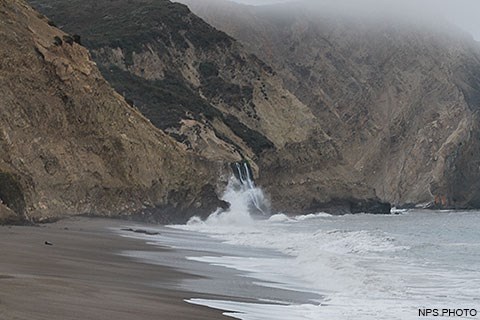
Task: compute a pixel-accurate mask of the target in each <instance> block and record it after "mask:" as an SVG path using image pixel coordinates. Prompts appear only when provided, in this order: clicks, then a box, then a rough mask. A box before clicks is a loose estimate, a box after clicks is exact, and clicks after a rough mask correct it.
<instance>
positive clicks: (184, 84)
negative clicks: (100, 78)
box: [32, 0, 388, 213]
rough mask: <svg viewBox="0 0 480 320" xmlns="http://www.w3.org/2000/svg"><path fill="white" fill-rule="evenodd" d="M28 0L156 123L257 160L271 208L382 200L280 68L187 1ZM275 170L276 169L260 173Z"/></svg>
mask: <svg viewBox="0 0 480 320" xmlns="http://www.w3.org/2000/svg"><path fill="white" fill-rule="evenodd" d="M32 4H34V5H35V6H36V8H38V10H40V11H42V12H43V13H45V14H47V15H48V16H49V17H50V18H51V19H52V20H53V21H55V23H57V24H58V25H59V26H61V27H62V28H63V29H64V30H66V31H68V32H70V33H72V34H73V33H75V34H80V35H81V37H82V41H83V42H84V43H85V45H86V46H87V47H88V48H89V49H90V50H91V52H92V55H93V58H94V59H95V61H96V62H97V63H98V65H99V66H100V69H101V71H102V72H103V74H104V76H105V77H106V78H107V80H108V81H110V83H112V85H113V86H114V87H115V88H116V89H117V91H118V92H120V93H122V94H123V95H125V97H126V98H127V100H129V101H130V102H131V103H132V104H133V105H135V106H136V107H138V108H139V109H140V110H141V111H142V112H143V114H144V115H145V116H146V117H148V118H149V119H151V120H152V123H153V124H155V125H156V126H157V127H158V128H161V129H163V130H165V131H166V132H168V133H169V134H170V135H171V136H172V137H174V138H176V139H177V140H178V141H179V142H182V143H183V144H185V145H186V146H187V148H189V149H192V150H194V151H195V152H198V153H199V154H201V155H202V156H205V157H206V158H209V159H213V160H221V161H227V162H229V161H238V160H241V159H243V158H246V159H249V160H251V164H252V167H253V169H254V171H255V174H256V176H257V178H258V177H260V178H261V181H262V186H263V187H264V188H266V189H267V190H268V191H269V194H270V195H271V196H272V204H273V207H274V210H277V209H278V210H284V211H289V212H292V213H301V212H309V211H310V210H316V208H315V207H313V206H310V204H311V203H313V202H314V203H316V204H323V203H325V204H328V203H330V202H332V201H337V200H339V199H340V202H343V200H344V199H346V201H345V203H346V204H348V203H350V202H352V200H353V203H356V202H357V200H358V201H360V202H362V201H364V200H365V201H366V203H370V202H371V203H376V202H377V201H378V198H377V197H376V195H375V192H374V189H373V188H371V187H369V186H368V185H366V184H365V183H364V182H363V181H362V176H361V175H360V174H357V172H356V170H353V171H352V170H350V171H352V172H350V173H348V170H349V169H345V168H344V164H345V160H344V159H343V158H342V155H341V154H340V153H339V149H338V146H337V144H336V142H335V141H333V139H332V138H331V137H330V136H329V135H328V134H327V133H326V132H325V130H324V129H323V128H322V127H321V125H320V124H319V123H318V122H317V120H316V116H315V114H314V113H313V112H312V110H310V109H309V108H308V106H307V105H306V104H305V103H303V102H301V101H300V100H299V99H298V98H297V97H296V96H295V95H294V94H293V93H292V91H290V90H289V89H287V88H286V86H285V85H284V81H283V79H282V78H281V77H280V76H279V75H278V74H277V72H276V71H275V70H274V69H272V67H270V66H269V65H268V64H266V63H265V62H263V61H262V60H260V59H259V58H257V57H256V56H255V55H253V54H251V53H249V51H247V50H245V49H244V48H243V47H242V45H240V44H239V43H238V42H237V41H236V40H234V39H233V38H232V37H230V36H227V35H226V34H225V33H223V32H221V31H218V30H216V29H215V28H213V27H211V26H210V25H208V24H207V23H205V22H204V21H203V20H201V19H199V18H198V17H197V16H195V15H193V14H192V13H191V12H190V11H189V10H188V9H187V7H186V6H184V5H181V4H178V3H171V2H170V1H165V0H162V1H152V0H135V1H124V0H117V1H115V5H112V4H111V3H110V2H108V1H63V0H49V1H46V0H34V1H32ZM104 12H108V17H107V18H106V17H104V14H103V13H104ZM299 152H304V153H303V154H300V153H299ZM312 168H313V169H312ZM272 170H275V171H272ZM297 170H298V172H297ZM312 170H314V171H315V172H314V173H313V172H312ZM269 172H271V177H272V179H270V180H268V179H267V178H262V177H264V176H265V175H269ZM300 172H303V173H307V172H312V174H311V175H310V176H311V177H312V181H311V184H312V185H315V186H314V187H313V189H311V190H307V191H308V193H305V189H304V188H303V187H301V188H297V187H298V186H299V185H304V184H303V183H299V182H297V181H295V186H293V187H291V186H290V179H291V178H295V177H298V176H299V174H301V173H300ZM277 177H278V179H277ZM282 177H284V178H285V179H287V180H282V179H284V178H282ZM326 181H328V182H326ZM282 186H286V187H287V189H286V188H283V187H282ZM302 188H303V189H302ZM282 192H285V193H284V196H283V195H282ZM286 199H290V200H289V201H286ZM328 207H329V206H328V205H327V206H325V208H326V209H328ZM372 208H373V207H372ZM348 210H349V209H348ZM348 210H347V211H348ZM382 212H388V210H386V211H385V210H383V211H382Z"/></svg>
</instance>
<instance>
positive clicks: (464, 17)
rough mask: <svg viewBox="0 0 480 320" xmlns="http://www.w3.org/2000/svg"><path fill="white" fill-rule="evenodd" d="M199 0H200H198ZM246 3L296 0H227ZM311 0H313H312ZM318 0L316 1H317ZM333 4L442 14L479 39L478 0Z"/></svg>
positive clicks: (381, 0)
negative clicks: (390, 6)
mask: <svg viewBox="0 0 480 320" xmlns="http://www.w3.org/2000/svg"><path fill="white" fill-rule="evenodd" d="M200 1H201V0H200ZM228 1H233V2H237V3H242V4H247V5H256V6H258V5H268V4H274V3H282V2H296V1H298V0H228ZM312 1H313V0H312ZM315 2H317V1H315ZM319 2H320V1H318V3H319ZM325 2H330V3H335V5H339V4H340V5H345V4H347V5H348V6H351V7H352V8H355V9H361V10H365V9H368V7H369V6H370V7H377V6H380V5H385V4H387V5H388V2H390V4H392V5H395V6H396V7H399V8H402V9H400V10H405V12H415V13H420V14H422V13H425V14H431V15H442V16H444V17H446V18H447V19H448V20H449V21H450V22H452V23H453V24H455V25H457V26H458V27H460V28H462V29H463V30H465V31H466V32H468V33H470V34H471V35H472V36H473V37H474V38H475V39H476V40H477V41H480V19H479V18H478V12H480V1H479V0H412V1H410V2H409V1H408V0H407V1H405V0H403V1H399V0H336V1H333V0H325Z"/></svg>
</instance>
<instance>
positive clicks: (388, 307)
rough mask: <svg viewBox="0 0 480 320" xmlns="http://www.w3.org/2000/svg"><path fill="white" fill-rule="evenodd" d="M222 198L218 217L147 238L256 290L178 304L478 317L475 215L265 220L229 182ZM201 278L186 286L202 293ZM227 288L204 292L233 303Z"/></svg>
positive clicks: (287, 315)
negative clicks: (473, 313) (453, 312)
mask: <svg viewBox="0 0 480 320" xmlns="http://www.w3.org/2000/svg"><path fill="white" fill-rule="evenodd" d="M224 200H226V201H228V202H230V203H231V208H230V209H229V210H228V211H217V212H215V213H213V214H212V215H211V216H210V217H209V218H208V219H207V220H205V221H202V220H200V219H198V218H193V219H191V220H190V221H189V223H188V224H186V225H176V226H169V228H170V229H171V230H172V231H175V232H173V233H169V232H163V234H162V235H159V236H157V237H155V239H154V240H153V241H152V237H150V238H149V241H151V242H152V243H154V244H155V243H156V244H159V245H162V246H170V247H172V248H176V249H181V250H187V251H188V252H190V253H192V254H189V255H188V254H187V260H189V261H192V263H193V262H195V263H201V264H204V265H209V266H212V267H215V268H225V269H228V270H232V271H235V272H236V275H235V276H236V277H244V278H248V279H252V280H251V281H252V283H253V284H254V285H255V286H256V287H257V288H259V287H262V288H266V289H265V290H264V291H262V290H258V289H254V287H252V289H248V288H250V287H247V286H243V285H242V286H241V285H238V288H237V289H238V292H240V291H241V290H243V293H242V296H244V297H245V296H248V297H249V298H250V299H249V300H248V301H246V299H234V298H229V299H213V298H209V299H205V298H197V297H192V298H191V299H188V300H186V301H187V302H188V303H192V304H198V305H203V306H208V307H211V308H217V309H221V310H228V311H227V312H225V314H226V315H228V316H230V317H232V318H236V319H245V320H263V319H289V320H292V319H293V320H295V319H315V320H317V319H329V320H331V319H355V320H363V319H368V320H371V319H400V320H404V319H418V318H419V311H420V310H422V309H427V308H428V309H433V308H438V309H445V308H449V309H459V308H468V309H476V310H479V311H480V233H479V226H480V213H478V212H472V211H469V212H458V211H456V212H445V211H444V212H441V211H421V210H411V211H406V212H402V213H401V214H391V215H370V214H368V213H365V214H359V215H346V216H331V215H328V214H325V213H316V214H310V215H305V216H296V217H292V216H288V215H286V214H282V213H278V214H274V215H272V216H265V215H264V214H259V210H254V209H255V207H259V204H258V203H261V202H265V197H264V195H263V193H262V192H261V190H259V189H258V188H256V187H254V186H249V185H248V184H243V183H242V184H239V183H238V182H237V181H236V180H235V179H234V178H232V180H231V181H230V184H229V187H228V188H227V190H226V192H225V195H224ZM252 206H253V207H254V208H253V209H252ZM264 206H265V207H266V206H267V205H264ZM261 212H262V213H263V209H262V210H261ZM178 232H180V233H181V234H180V235H179V234H178ZM180 238H182V239H186V240H185V241H181V240H179V239H180ZM188 239H190V240H191V239H195V241H188ZM202 239H203V240H202ZM193 253H194V254H193ZM208 281H209V280H206V282H205V281H203V282H202V285H200V286H199V287H198V288H194V289H195V290H196V291H197V292H202V291H208V290H207V289H206V288H207V287H208V286H209V284H208ZM223 282H227V280H223ZM232 283H235V282H234V281H231V280H228V283H224V284H223V286H224V287H223V289H221V288H220V287H221V286H222V284H220V285H219V284H218V282H217V283H216V284H215V288H217V289H211V288H210V293H212V292H216V291H221V290H224V291H225V290H226V287H227V286H228V292H229V293H230V296H232V297H234V296H235V290H236V288H235V285H232ZM211 286H213V280H212V285H211ZM212 288H213V287H212ZM218 288H220V289H218ZM249 290H250V291H249ZM245 291H246V292H245ZM239 296H240V293H239ZM423 318H426V317H423ZM457 318H469V317H468V316H462V317H457ZM427 319H431V318H427ZM470 319H471V317H470Z"/></svg>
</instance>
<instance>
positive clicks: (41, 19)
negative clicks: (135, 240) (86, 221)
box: [0, 0, 221, 222]
mask: <svg viewBox="0 0 480 320" xmlns="http://www.w3.org/2000/svg"><path fill="white" fill-rule="evenodd" d="M78 41H79V39H78V37H76V36H71V35H68V34H66V33H64V32H63V31H60V30H59V29H57V28H56V27H55V26H54V24H53V22H52V21H51V20H49V19H47V18H46V17H45V16H43V15H41V14H39V13H38V12H36V11H34V10H33V9H32V8H31V7H29V6H28V5H27V4H26V3H25V2H23V1H21V0H1V1H0V42H1V44H2V45H1V46H0V199H1V201H0V222H2V221H3V222H5V221H6V222H21V221H24V222H25V221H48V220H50V219H56V218H58V217H63V216H67V215H77V214H95V215H104V216H117V215H120V214H133V213H140V212H142V211H148V212H149V213H150V215H152V212H154V213H155V214H157V218H158V219H159V220H162V221H168V220H169V219H177V218H179V217H180V218H183V219H185V218H186V216H183V215H182V214H185V212H187V211H188V212H189V214H191V215H193V214H196V213H201V212H203V213H205V212H211V210H213V209H215V208H216V207H217V206H218V205H221V203H220V202H219V201H218V199H217V197H216V195H215V183H216V181H215V180H216V177H217V175H218V172H217V171H216V170H220V169H221V168H220V166H217V165H216V164H215V163H212V162H209V161H207V160H205V159H203V158H201V157H199V156H197V155H194V154H193V153H191V152H188V151H186V150H185V147H184V146H183V145H181V144H179V143H177V142H176V141H174V140H173V139H172V138H170V137H169V136H168V135H166V134H165V133H164V132H162V131H161V130H159V129H158V128H155V127H154V126H153V125H152V124H151V123H150V121H149V120H147V119H146V118H145V117H144V116H142V115H141V114H140V112H139V111H138V110H137V109H135V108H132V107H131V106H129V105H128V103H127V102H126V101H125V99H124V98H123V97H122V96H121V95H119V94H118V93H117V92H115V91H114V90H113V89H112V88H111V86H110V85H109V84H108V83H107V81H105V79H104V78H103V77H102V75H101V73H100V72H99V70H98V69H97V66H96V64H95V62H93V61H92V60H91V58H90V55H89V52H88V51H87V49H85V48H84V47H82V46H81V45H79V44H78V43H77V42H78ZM187 209H188V210H187ZM162 210H164V211H162ZM161 212H174V213H175V215H170V216H165V215H162V214H161ZM155 214H153V215H155Z"/></svg>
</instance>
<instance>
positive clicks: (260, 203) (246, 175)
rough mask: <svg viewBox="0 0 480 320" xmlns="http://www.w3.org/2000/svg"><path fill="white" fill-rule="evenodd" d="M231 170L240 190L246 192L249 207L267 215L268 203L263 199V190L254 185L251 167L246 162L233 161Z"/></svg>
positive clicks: (255, 211)
mask: <svg viewBox="0 0 480 320" xmlns="http://www.w3.org/2000/svg"><path fill="white" fill-rule="evenodd" d="M232 170H233V173H234V175H235V177H236V178H237V181H238V182H239V184H240V185H239V188H240V191H241V192H242V193H246V194H248V197H249V200H250V204H251V205H250V209H253V211H254V213H260V214H262V215H267V212H268V211H269V210H268V207H269V204H268V202H267V201H266V199H265V196H264V194H263V191H262V190H261V189H260V188H257V187H256V186H255V182H254V181H253V174H252V169H251V167H250V165H249V164H248V162H247V161H242V162H235V163H233V164H232ZM250 211H252V210H250Z"/></svg>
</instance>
